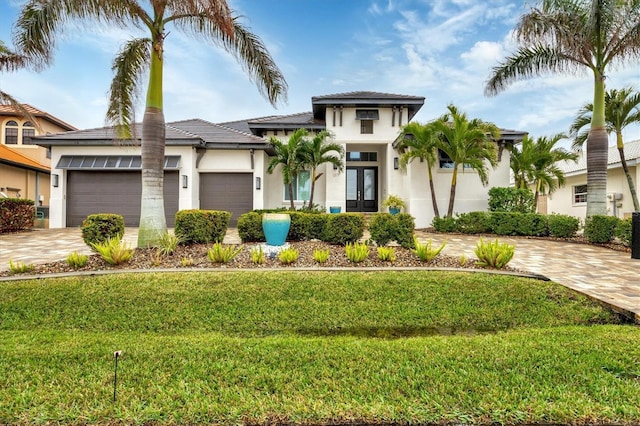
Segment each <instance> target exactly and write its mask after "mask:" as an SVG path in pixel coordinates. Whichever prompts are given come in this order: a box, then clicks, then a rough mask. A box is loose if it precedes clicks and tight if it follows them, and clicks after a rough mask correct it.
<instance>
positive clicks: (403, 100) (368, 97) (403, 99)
mask: <svg viewBox="0 0 640 426" xmlns="http://www.w3.org/2000/svg"><path fill="white" fill-rule="evenodd" d="M424 99H425V98H424V96H409V95H398V94H394V93H381V92H346V93H336V94H333V95H324V96H314V97H312V98H311V103H312V104H313V115H314V117H315V118H316V119H319V120H325V113H326V107H327V106H331V105H336V106H339V105H342V106H355V107H359V106H360V107H369V108H371V107H379V106H401V107H404V108H407V109H409V119H412V118H413V116H415V115H416V113H417V112H418V111H419V110H420V108H422V105H424Z"/></svg>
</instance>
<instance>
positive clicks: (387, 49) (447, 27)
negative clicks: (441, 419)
mask: <svg viewBox="0 0 640 426" xmlns="http://www.w3.org/2000/svg"><path fill="white" fill-rule="evenodd" d="M22 3H23V2H22V1H20V0H1V1H0V39H2V40H4V41H5V42H10V40H11V25H12V24H13V21H14V20H15V19H16V17H17V14H18V10H19V7H20V5H21V4H22ZM229 3H230V5H231V7H232V8H233V9H234V10H236V11H237V12H238V13H239V14H240V15H242V16H243V17H244V18H243V22H244V23H245V25H247V26H249V27H250V28H251V30H252V32H253V33H255V34H257V35H259V36H260V37H261V38H262V40H263V41H264V43H265V44H266V45H267V47H268V49H269V51H270V52H271V55H272V56H273V57H274V59H275V61H276V63H277V64H278V66H279V67H280V69H281V70H282V72H283V73H284V75H285V78H286V79H287V82H288V84H289V98H288V102H287V103H286V104H281V105H279V106H278V108H277V109H274V108H273V107H272V106H271V105H270V104H269V103H268V102H267V101H266V100H264V98H262V97H261V95H260V94H259V92H258V90H257V88H256V87H255V85H254V84H253V83H252V82H251V81H250V80H249V78H248V77H247V75H246V74H245V73H244V72H243V70H242V68H241V66H240V65H238V64H237V63H236V61H235V59H234V58H232V57H231V56H230V55H228V54H227V53H225V52H224V51H223V50H222V49H219V48H217V47H211V46H209V45H206V44H204V43H202V42H200V41H198V40H194V39H193V38H191V37H190V36H187V35H184V34H182V33H179V32H178V31H177V30H175V29H170V31H171V32H170V34H169V36H168V38H167V41H166V44H165V98H164V102H165V116H166V120H167V121H175V120H181V119H187V118H194V117H199V118H203V119H206V120H209V121H212V122H224V121H232V120H240V119H248V118H254V117H261V116H267V115H274V114H290V113H299V112H305V111H310V110H311V97H312V96H319V95H328V94H332V93H342V92H350V91H356V90H369V91H379V92H386V93H399V94H405V95H415V96H424V97H426V101H425V105H424V107H423V108H422V110H421V111H420V112H419V114H418V115H417V116H416V120H419V121H422V122H426V121H429V120H431V119H433V118H436V117H438V116H440V115H441V114H443V113H444V112H445V109H446V106H447V105H448V104H449V103H453V104H455V105H456V106H457V107H459V108H460V109H462V110H463V111H465V112H466V113H467V114H468V115H469V116H470V117H472V118H481V119H483V120H487V121H492V122H494V123H496V124H497V125H498V126H500V127H502V128H508V129H517V130H523V131H527V132H529V133H530V134H531V135H532V136H534V137H538V136H551V135H553V134H555V133H558V132H564V131H567V129H568V127H569V125H570V123H571V121H572V120H573V118H574V116H575V113H576V111H577V110H578V109H579V108H580V106H582V105H583V104H584V103H585V102H591V101H592V98H591V96H592V79H591V77H590V76H589V75H588V74H586V73H585V74H583V75H578V76H560V75H552V76H545V77H539V78H534V79H531V80H527V81H523V82H518V83H516V84H513V85H511V86H510V87H509V88H508V89H507V90H506V91H505V92H503V93H501V94H499V95H497V96H495V97H490V98H488V97H485V96H484V94H483V89H484V83H485V81H486V80H487V78H488V76H489V74H490V70H491V67H493V66H495V65H497V63H498V61H500V60H501V59H503V58H504V57H505V56H506V55H507V54H508V53H509V52H510V51H512V50H513V43H512V40H511V38H510V32H511V30H512V29H513V27H514V25H515V23H516V22H517V21H518V18H519V16H520V15H521V14H522V13H524V12H525V11H526V9H525V8H526V7H527V6H526V4H527V2H525V1H516V0H513V1H510V0H229ZM134 34H136V33H135V30H134V29H128V30H122V29H110V30H107V29H96V28H93V27H89V28H80V27H78V26H74V27H68V28H67V31H65V35H64V38H63V39H61V40H60V42H59V44H58V49H57V51H56V60H55V63H54V64H53V66H51V67H50V68H48V69H47V70H45V71H43V72H41V73H35V72H32V71H24V70H23V71H20V72H16V73H10V74H7V73H5V74H3V75H0V89H2V90H4V91H7V92H9V93H11V94H12V95H14V96H15V97H17V98H18V99H19V100H20V101H22V102H25V103H29V104H31V105H33V106H35V107H37V108H39V109H42V110H45V111H48V112H49V113H51V114H53V115H55V116H57V117H59V118H61V119H62V120H65V121H67V122H69V123H71V124H73V125H75V126H76V127H79V128H90V127H100V126H102V125H103V124H104V114H105V112H106V103H107V100H106V93H107V90H108V88H109V84H110V81H111V77H112V76H111V61H112V59H113V57H114V56H115V54H116V52H117V50H118V48H119V47H120V46H121V45H122V43H123V42H124V41H125V40H127V39H128V38H129V37H131V35H134ZM607 84H608V87H610V88H620V87H624V86H628V85H634V86H635V88H636V89H638V90H640V71H639V68H638V64H635V66H628V67H627V68H626V69H621V70H617V71H612V72H610V74H609V76H608V80H607ZM139 111H142V105H140V108H139ZM625 137H626V139H627V140H633V139H640V127H637V126H636V127H634V128H632V129H629V130H627V131H626V133H625Z"/></svg>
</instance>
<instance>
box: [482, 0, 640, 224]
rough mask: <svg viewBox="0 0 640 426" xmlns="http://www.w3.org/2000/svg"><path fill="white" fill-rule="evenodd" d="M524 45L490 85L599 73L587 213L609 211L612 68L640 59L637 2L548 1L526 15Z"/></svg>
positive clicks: (518, 33) (519, 35)
mask: <svg viewBox="0 0 640 426" xmlns="http://www.w3.org/2000/svg"><path fill="white" fill-rule="evenodd" d="M514 36H515V39H516V41H517V42H518V43H519V45H520V47H519V49H518V50H517V52H516V53H515V54H513V55H511V56H509V57H507V58H506V59H505V60H504V61H503V62H502V63H500V64H499V65H498V66H497V67H495V68H493V72H492V75H491V76H490V79H489V81H488V82H487V85H486V87H485V93H486V94H487V95H495V94H497V93H498V92H500V91H502V90H504V89H505V88H506V86H507V85H508V84H510V83H512V82H514V81H517V80H522V79H526V78H530V77H533V76H537V75H541V74H546V73H570V74H575V73H578V72H579V71H581V70H589V71H590V72H591V73H592V74H593V80H594V83H593V84H594V90H593V105H594V108H593V115H592V117H591V129H590V131H589V136H588V139H587V188H588V191H587V216H591V215H604V214H606V212H607V204H606V187H607V152H608V138H607V131H606V127H605V113H604V93H605V78H606V73H607V71H608V69H609V68H611V66H615V65H620V64H623V63H625V62H627V61H630V60H637V59H638V58H639V57H640V2H639V1H637V0H542V1H541V5H540V7H534V8H532V9H531V10H530V11H529V12H528V13H526V14H525V15H523V16H522V17H521V18H520V21H519V23H518V25H517V26H516V28H515V33H514Z"/></svg>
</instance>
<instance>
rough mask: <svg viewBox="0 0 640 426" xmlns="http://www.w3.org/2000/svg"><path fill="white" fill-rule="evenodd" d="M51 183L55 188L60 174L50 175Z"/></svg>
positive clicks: (58, 183) (58, 182)
mask: <svg viewBox="0 0 640 426" xmlns="http://www.w3.org/2000/svg"><path fill="white" fill-rule="evenodd" d="M51 185H52V186H53V187H54V188H57V187H58V185H60V175H51Z"/></svg>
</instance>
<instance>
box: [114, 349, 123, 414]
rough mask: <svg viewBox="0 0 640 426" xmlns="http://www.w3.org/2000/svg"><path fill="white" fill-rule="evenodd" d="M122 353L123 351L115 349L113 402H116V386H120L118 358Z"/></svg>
mask: <svg viewBox="0 0 640 426" xmlns="http://www.w3.org/2000/svg"><path fill="white" fill-rule="evenodd" d="M120 355H122V351H115V352H114V353H113V357H114V358H115V369H114V371H113V402H116V387H117V386H118V358H119V357H120Z"/></svg>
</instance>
